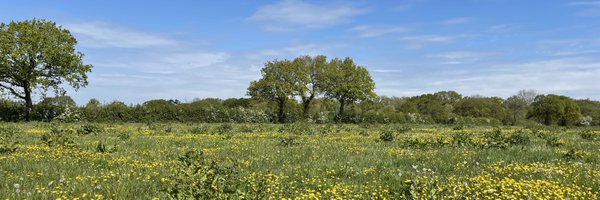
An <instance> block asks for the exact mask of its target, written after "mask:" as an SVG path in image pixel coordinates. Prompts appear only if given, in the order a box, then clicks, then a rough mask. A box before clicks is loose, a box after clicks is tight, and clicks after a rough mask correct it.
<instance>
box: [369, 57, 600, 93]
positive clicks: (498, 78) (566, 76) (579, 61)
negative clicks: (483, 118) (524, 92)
mask: <svg viewBox="0 0 600 200" xmlns="http://www.w3.org/2000/svg"><path fill="white" fill-rule="evenodd" d="M598 61H600V60H598V59H596V58H591V57H571V58H544V59H539V60H530V61H525V62H506V63H496V64H494V63H473V64H471V65H470V66H471V67H473V68H475V70H470V71H467V72H466V73H455V74H453V73H450V72H452V71H453V70H454V69H451V68H450V69H443V68H438V70H437V71H434V72H431V73H426V74H423V75H418V74H417V75H416V76H412V77H409V78H408V79H406V78H405V79H403V80H402V82H404V83H406V82H409V83H411V84H410V85H405V86H404V87H402V88H401V89H407V90H410V89H415V88H418V89H419V90H420V91H421V93H423V92H432V91H433V92H434V91H441V90H456V91H458V92H460V93H463V94H465V95H475V94H480V95H484V96H501V97H508V96H510V95H513V94H514V93H516V92H517V91H518V90H520V89H524V88H533V89H536V90H538V91H540V92H542V93H554V94H560V95H568V96H571V97H575V98H592V99H599V100H600V86H599V85H598V84H597V76H598V74H600V62H598ZM482 65H485V66H486V67H485V68H483V67H481V66H482ZM375 75H377V74H375ZM390 81H391V83H395V82H394V79H392V80H388V82H390ZM390 87H393V84H391V85H390ZM386 88H387V87H384V88H382V89H386ZM396 88H398V87H396Z"/></svg>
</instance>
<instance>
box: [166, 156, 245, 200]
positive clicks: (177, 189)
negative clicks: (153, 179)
mask: <svg viewBox="0 0 600 200" xmlns="http://www.w3.org/2000/svg"><path fill="white" fill-rule="evenodd" d="M236 165H237V164H236V162H229V163H225V162H217V161H215V160H209V159H207V158H206V157H205V156H204V153H203V152H202V151H200V150H189V151H187V152H186V153H185V154H183V155H180V156H179V158H178V162H177V168H176V171H175V172H174V173H173V174H172V175H170V176H169V180H170V183H171V184H167V188H166V189H165V192H166V195H167V196H168V197H169V198H171V199H232V198H235V197H238V196H239V195H240V194H239V190H238V188H241V186H240V184H242V183H241V182H240V181H239V180H241V175H240V173H239V172H238V170H236Z"/></svg>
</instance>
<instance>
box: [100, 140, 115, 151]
mask: <svg viewBox="0 0 600 200" xmlns="http://www.w3.org/2000/svg"><path fill="white" fill-rule="evenodd" d="M116 151H117V145H116V144H115V145H112V146H107V145H106V144H104V142H102V141H98V145H96V152H98V153H114V152H116Z"/></svg>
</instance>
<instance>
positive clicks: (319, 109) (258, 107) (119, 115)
mask: <svg viewBox="0 0 600 200" xmlns="http://www.w3.org/2000/svg"><path fill="white" fill-rule="evenodd" d="M520 93H530V95H531V96H533V97H531V96H522V95H514V96H511V97H509V98H507V99H502V98H499V97H482V96H471V97H463V96H462V95H461V94H459V93H457V92H454V91H442V92H437V93H433V94H424V95H420V96H413V97H385V96H382V97H375V98H373V100H370V101H364V102H360V103H354V104H350V105H347V107H346V108H345V111H344V112H345V114H344V115H345V117H344V118H343V120H340V119H338V118H337V117H338V114H339V108H340V103H339V102H338V101H337V100H335V99H330V98H325V97H318V98H314V99H313V100H311V105H312V106H311V108H310V110H309V111H307V112H305V109H304V108H305V107H304V103H303V102H302V101H299V100H294V99H287V100H286V101H285V103H284V105H283V107H284V115H285V116H286V117H285V121H283V123H291V122H299V121H307V122H312V123H332V122H343V123H413V124H434V123H435V124H473V125H531V124H538V123H539V124H545V125H560V126H589V125H592V126H598V125H600V123H599V120H596V119H600V102H598V101H592V100H587V99H585V100H575V99H571V98H569V97H565V96H559V95H553V94H549V95H536V94H535V93H533V91H522V92H520ZM25 110H26V107H25V105H24V104H23V103H22V102H19V101H14V100H9V99H2V100H0V120H1V121H23V120H25V119H26V117H25ZM280 116H281V113H280V109H279V105H277V104H274V103H273V102H271V101H268V100H263V99H256V98H230V99H224V100H223V99H214V98H207V99H197V100H194V101H192V102H185V103H184V102H180V101H177V100H162V99H159V100H150V101H146V102H144V103H142V104H130V105H128V104H125V103H123V102H119V101H113V102H110V103H100V102H99V101H98V100H96V99H92V100H90V101H89V102H88V103H87V104H85V105H81V106H78V105H76V104H75V102H74V101H73V99H71V98H70V97H69V96H58V97H47V98H44V99H43V100H41V101H40V102H38V103H37V104H35V105H34V106H33V110H32V116H31V117H32V119H33V120H39V121H52V120H62V121H88V122H189V123H229V122H231V123H282V121H281V120H280Z"/></svg>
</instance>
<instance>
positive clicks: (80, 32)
mask: <svg viewBox="0 0 600 200" xmlns="http://www.w3.org/2000/svg"><path fill="white" fill-rule="evenodd" d="M64 26H65V27H66V28H68V29H69V30H70V31H71V32H72V33H73V34H74V35H75V36H76V37H77V38H78V40H79V44H80V45H81V46H84V47H92V48H111V47H113V48H147V47H156V46H173V45H176V44H177V41H176V40H172V39H170V38H168V37H165V36H161V35H158V34H152V33H145V32H140V31H135V30H131V29H128V28H123V27H118V26H115V25H112V24H109V23H103V22H90V23H71V24H65V25H64Z"/></svg>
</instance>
